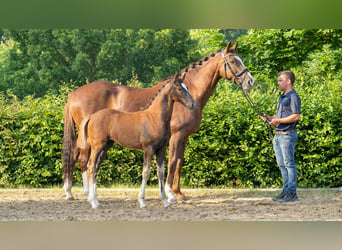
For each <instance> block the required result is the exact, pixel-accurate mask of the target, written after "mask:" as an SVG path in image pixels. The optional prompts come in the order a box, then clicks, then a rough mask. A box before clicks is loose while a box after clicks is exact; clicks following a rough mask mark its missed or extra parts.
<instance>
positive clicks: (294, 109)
mask: <svg viewBox="0 0 342 250" xmlns="http://www.w3.org/2000/svg"><path fill="white" fill-rule="evenodd" d="M300 106H301V102H300V98H299V95H298V94H297V93H296V91H295V90H294V89H292V90H290V91H289V92H288V93H287V94H282V95H281V96H280V98H279V101H278V105H277V114H276V118H285V117H288V116H290V115H292V114H300ZM297 124H298V122H293V123H288V124H284V123H281V124H279V125H278V126H276V128H275V130H276V131H288V130H294V129H296V126H297Z"/></svg>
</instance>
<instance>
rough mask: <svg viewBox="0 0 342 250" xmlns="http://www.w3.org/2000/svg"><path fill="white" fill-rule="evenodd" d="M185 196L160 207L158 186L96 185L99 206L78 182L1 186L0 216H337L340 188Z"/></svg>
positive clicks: (191, 192) (341, 215)
mask: <svg viewBox="0 0 342 250" xmlns="http://www.w3.org/2000/svg"><path fill="white" fill-rule="evenodd" d="M182 191H183V192H184V194H185V195H186V199H185V200H184V201H183V202H182V203H179V204H176V205H172V208H164V207H163V205H162V202H161V201H160V200H159V198H158V197H159V195H158V190H157V189H147V190H146V204H147V206H148V208H147V209H140V208H139V205H138V201H137V196H138V189H98V199H99V202H100V207H99V208H98V209H91V206H90V204H89V203H88V202H87V199H86V197H85V196H84V195H83V192H82V190H81V189H80V188H73V194H74V196H75V200H73V201H66V200H64V191H63V190H62V189H58V188H52V189H0V221H108V220H110V221H342V191H340V190H339V189H299V190H298V196H299V201H297V202H292V203H280V202H274V201H272V200H271V197H272V196H274V195H275V194H276V193H277V192H279V190H273V189H253V190H251V189H248V190H245V189H244V190H241V189H237V190H235V189H234V190H233V189H183V190H182Z"/></svg>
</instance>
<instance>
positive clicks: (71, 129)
mask: <svg viewBox="0 0 342 250" xmlns="http://www.w3.org/2000/svg"><path fill="white" fill-rule="evenodd" d="M75 141H76V134H75V122H74V120H73V118H72V115H71V112H70V108H69V104H68V103H67V104H66V105H65V108H64V135H63V173H64V182H65V181H66V180H70V179H72V174H73V171H74V166H75V160H74V148H75Z"/></svg>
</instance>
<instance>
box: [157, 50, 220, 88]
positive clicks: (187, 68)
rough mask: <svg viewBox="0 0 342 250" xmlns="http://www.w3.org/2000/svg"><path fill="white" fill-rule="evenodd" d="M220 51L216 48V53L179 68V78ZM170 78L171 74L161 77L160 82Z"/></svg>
mask: <svg viewBox="0 0 342 250" xmlns="http://www.w3.org/2000/svg"><path fill="white" fill-rule="evenodd" d="M220 51H221V50H217V51H216V53H213V54H211V55H210V56H206V57H204V58H202V59H201V60H199V61H197V62H194V63H191V64H190V65H189V66H187V67H186V68H184V69H181V70H180V71H179V73H180V76H181V78H182V79H184V77H185V75H186V74H187V73H188V72H189V71H191V70H193V69H197V68H199V67H201V66H203V65H204V64H205V63H206V62H208V61H209V60H210V59H211V58H213V57H214V56H216V54H217V53H218V52H220ZM171 78H172V75H171V76H168V77H166V78H164V79H162V80H161V82H163V81H166V80H169V79H171Z"/></svg>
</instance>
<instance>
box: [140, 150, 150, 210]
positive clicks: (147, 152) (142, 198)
mask: <svg viewBox="0 0 342 250" xmlns="http://www.w3.org/2000/svg"><path fill="white" fill-rule="evenodd" d="M151 160H152V149H151V148H147V149H145V150H144V167H143V173H142V183H141V188H140V191H139V196H138V201H139V204H140V208H146V207H147V206H146V203H145V189H146V185H147V181H148V179H149V177H150V173H151Z"/></svg>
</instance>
